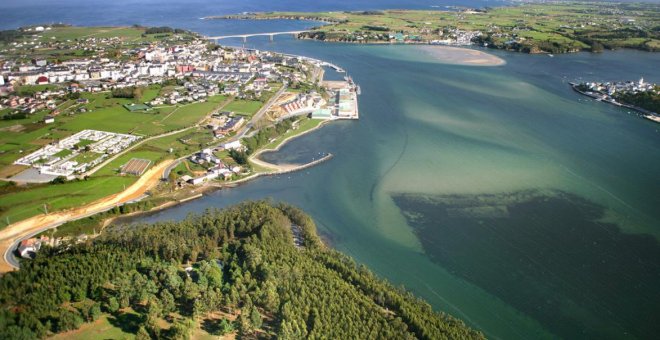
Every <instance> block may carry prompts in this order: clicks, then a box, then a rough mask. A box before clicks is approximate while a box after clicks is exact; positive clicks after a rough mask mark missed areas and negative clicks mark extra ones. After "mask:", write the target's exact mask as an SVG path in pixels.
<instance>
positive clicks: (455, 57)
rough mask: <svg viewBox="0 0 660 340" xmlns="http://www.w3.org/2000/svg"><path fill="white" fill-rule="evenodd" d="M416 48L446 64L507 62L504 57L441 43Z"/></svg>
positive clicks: (494, 63) (493, 63)
mask: <svg viewBox="0 0 660 340" xmlns="http://www.w3.org/2000/svg"><path fill="white" fill-rule="evenodd" d="M415 48H416V49H418V50H419V51H421V52H422V53H423V54H424V55H426V56H428V57H431V58H433V59H434V60H435V61H439V62H442V63H446V64H454V65H468V66H501V65H504V64H506V62H505V61H504V59H501V58H499V57H497V56H494V55H492V54H489V53H486V52H482V51H477V50H473V49H469V48H462V47H451V46H439V45H428V46H416V47H415Z"/></svg>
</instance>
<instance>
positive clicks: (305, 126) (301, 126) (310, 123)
mask: <svg viewBox="0 0 660 340" xmlns="http://www.w3.org/2000/svg"><path fill="white" fill-rule="evenodd" d="M323 122H324V120H323V119H310V118H302V119H300V120H299V121H298V128H297V129H295V130H290V131H288V132H286V133H285V134H283V135H281V136H279V137H277V138H276V139H275V140H274V141H272V142H271V143H269V144H267V145H266V146H264V147H263V148H262V149H275V148H277V147H278V146H279V145H280V144H282V142H283V141H284V140H285V139H287V138H289V137H291V136H295V135H299V134H302V133H304V132H306V131H309V130H311V129H313V128H315V127H317V126H319V125H320V124H321V123H323Z"/></svg>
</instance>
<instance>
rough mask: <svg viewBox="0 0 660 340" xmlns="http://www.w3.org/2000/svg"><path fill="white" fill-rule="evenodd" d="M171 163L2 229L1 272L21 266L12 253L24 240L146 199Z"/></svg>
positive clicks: (170, 161) (0, 234)
mask: <svg viewBox="0 0 660 340" xmlns="http://www.w3.org/2000/svg"><path fill="white" fill-rule="evenodd" d="M171 163H172V160H167V161H164V162H162V163H160V164H158V165H156V166H154V167H153V168H151V169H149V170H148V171H147V172H146V173H145V174H144V175H142V177H140V179H138V180H137V182H135V183H133V185H131V186H130V187H128V188H127V189H126V190H124V191H122V192H120V193H117V194H114V195H110V196H107V197H105V198H102V199H100V200H97V201H95V202H92V203H90V204H88V205H85V206H83V207H79V208H75V209H71V210H66V211H58V212H54V213H51V214H47V215H39V216H34V217H31V218H28V219H26V220H23V221H20V222H17V223H14V224H11V225H9V226H7V227H6V228H5V229H3V230H0V252H2V254H3V261H2V262H0V273H6V272H8V271H11V270H13V269H15V268H17V266H16V263H15V261H13V259H10V258H11V257H12V254H11V252H12V251H13V250H14V249H16V247H17V246H18V244H19V243H20V242H21V240H24V239H26V238H29V237H31V236H33V235H36V234H38V233H41V232H43V231H45V230H48V229H51V228H54V227H56V226H58V225H61V224H63V223H65V222H67V221H71V220H75V219H80V218H84V217H86V216H91V215H94V214H98V213H100V212H103V211H106V210H109V209H112V208H114V207H116V206H120V205H122V204H125V203H128V202H132V201H136V200H138V199H140V198H142V197H143V196H144V195H145V193H146V192H147V191H148V190H150V189H152V188H153V187H155V186H156V185H157V184H158V182H159V181H160V179H161V174H162V173H163V170H164V169H166V168H167V167H168V166H169V165H170V164H171ZM12 261H13V262H12Z"/></svg>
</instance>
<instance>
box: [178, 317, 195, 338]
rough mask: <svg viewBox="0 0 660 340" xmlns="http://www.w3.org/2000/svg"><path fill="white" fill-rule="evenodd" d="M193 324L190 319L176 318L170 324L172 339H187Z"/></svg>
mask: <svg viewBox="0 0 660 340" xmlns="http://www.w3.org/2000/svg"><path fill="white" fill-rule="evenodd" d="M194 326H195V322H194V321H192V320H191V319H183V320H178V321H176V322H175V323H174V325H173V326H172V339H176V340H187V339H190V333H191V332H192V330H193V328H194Z"/></svg>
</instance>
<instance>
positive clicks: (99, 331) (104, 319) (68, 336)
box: [50, 312, 138, 340]
mask: <svg viewBox="0 0 660 340" xmlns="http://www.w3.org/2000/svg"><path fill="white" fill-rule="evenodd" d="M127 314H128V319H129V320H132V319H133V318H136V317H138V315H137V314H136V313H134V312H133V313H127ZM124 315H126V314H124ZM123 318H127V317H126V316H124V317H123ZM120 321H122V320H118V318H116V317H114V316H110V315H107V314H103V315H102V316H101V317H100V318H99V319H98V320H96V321H95V322H93V323H85V324H83V325H82V327H80V329H78V330H76V331H73V332H67V333H63V334H56V335H55V336H53V337H51V338H50V339H52V340H93V339H117V340H119V339H127V340H130V339H135V334H134V333H132V332H130V330H129V329H126V330H123V329H122V328H126V327H122V326H121V325H120V324H119V322H120Z"/></svg>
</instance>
